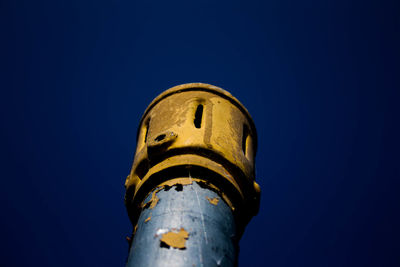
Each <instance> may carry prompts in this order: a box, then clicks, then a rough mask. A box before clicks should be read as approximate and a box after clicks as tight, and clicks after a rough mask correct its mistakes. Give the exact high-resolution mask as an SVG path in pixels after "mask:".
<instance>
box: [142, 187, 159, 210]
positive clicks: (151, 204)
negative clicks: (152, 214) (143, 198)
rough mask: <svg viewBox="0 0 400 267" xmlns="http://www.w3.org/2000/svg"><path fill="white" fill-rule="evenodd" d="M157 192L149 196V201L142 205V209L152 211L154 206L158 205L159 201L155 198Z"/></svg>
mask: <svg viewBox="0 0 400 267" xmlns="http://www.w3.org/2000/svg"><path fill="white" fill-rule="evenodd" d="M158 191H160V190H156V191H154V192H153V193H152V194H151V199H150V200H149V201H148V202H146V203H144V204H143V205H142V208H144V209H145V208H147V207H148V208H149V209H153V208H154V207H155V206H156V205H157V203H158V201H159V200H160V199H159V198H158V197H157V193H158Z"/></svg>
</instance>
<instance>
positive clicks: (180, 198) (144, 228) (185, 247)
mask: <svg viewBox="0 0 400 267" xmlns="http://www.w3.org/2000/svg"><path fill="white" fill-rule="evenodd" d="M176 189H180V188H176V187H170V188H169V189H166V188H162V189H161V190H159V189H155V191H157V190H158V192H157V193H156V194H157V197H158V198H159V202H158V204H157V205H156V206H155V207H154V208H153V209H149V208H145V209H143V211H142V213H141V214H140V217H139V220H138V227H137V230H136V234H135V236H134V238H133V242H132V245H131V248H130V252H129V258H128V263H127V267H132V266H154V267H159V266H176V267H177V266H190V267H191V266H226V267H228V266H229V267H232V266H235V264H236V257H237V242H238V236H237V231H236V224H235V219H234V217H233V213H232V210H231V209H230V207H229V206H228V205H227V204H226V203H225V201H223V200H221V201H219V203H218V205H212V204H210V202H209V201H208V200H207V198H206V197H209V198H211V199H213V198H220V196H219V195H218V194H217V193H216V192H215V191H213V190H210V189H208V188H205V187H201V186H199V184H198V182H195V181H193V183H192V184H187V185H184V186H183V187H182V190H181V191H177V190H176ZM151 197H152V193H150V194H149V195H148V196H147V198H146V200H145V201H149V200H150V199H151ZM150 216H151V220H150V221H147V222H146V220H147V218H149V217H150Z"/></svg>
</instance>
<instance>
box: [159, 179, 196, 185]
mask: <svg viewBox="0 0 400 267" xmlns="http://www.w3.org/2000/svg"><path fill="white" fill-rule="evenodd" d="M192 182H193V181H192V180H191V179H188V178H176V179H172V180H169V181H166V182H164V183H162V184H161V186H171V187H172V186H174V185H178V184H180V185H191V184H192Z"/></svg>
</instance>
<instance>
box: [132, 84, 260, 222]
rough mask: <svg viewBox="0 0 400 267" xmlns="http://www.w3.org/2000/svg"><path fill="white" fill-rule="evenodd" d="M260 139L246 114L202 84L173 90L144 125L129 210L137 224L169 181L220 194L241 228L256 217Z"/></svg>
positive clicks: (227, 95) (217, 90)
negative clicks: (147, 202) (191, 181)
mask: <svg viewBox="0 0 400 267" xmlns="http://www.w3.org/2000/svg"><path fill="white" fill-rule="evenodd" d="M256 148H257V134H256V128H255V125H254V122H253V120H252V119H251V117H250V114H249V112H248V111H247V110H246V108H245V107H244V106H243V105H242V104H241V103H240V102H239V101H238V100H237V99H236V98H235V97H233V96H232V95H231V94H230V93H228V92H227V91H225V90H223V89H221V88H218V87H215V86H212V85H209V84H204V83H189V84H183V85H179V86H175V87H173V88H171V89H168V90H167V91H165V92H163V93H162V94H160V95H159V96H158V97H156V98H155V99H154V100H153V102H151V104H150V105H149V106H148V108H147V109H146V111H145V112H144V114H143V117H142V119H141V121H140V127H139V129H138V135H137V149H136V154H135V159H134V162H133V166H132V170H131V173H130V174H129V176H128V177H127V179H126V182H125V187H126V194H125V204H126V206H127V209H128V214H129V216H130V218H131V220H132V222H133V223H135V222H136V220H137V215H138V212H140V207H141V206H140V205H141V203H142V201H143V200H144V198H145V197H146V195H147V194H148V193H150V192H151V191H152V190H153V189H155V188H156V187H158V186H159V185H160V184H162V183H163V182H165V181H166V180H169V179H174V178H179V177H187V176H188V175H187V173H188V171H189V175H190V177H193V178H196V179H200V180H202V181H204V182H205V184H208V185H209V186H210V188H213V189H214V190H217V191H218V192H219V193H220V195H221V196H222V197H223V198H224V199H225V201H226V202H227V203H228V204H229V205H230V207H231V208H232V210H233V211H234V213H235V215H236V218H238V220H239V221H240V223H242V224H243V225H245V224H247V222H248V221H249V220H250V219H251V217H252V216H254V215H255V214H257V212H258V207H259V197H260V187H259V186H258V184H257V183H256V182H255V178H254V168H255V161H254V159H255V154H256Z"/></svg>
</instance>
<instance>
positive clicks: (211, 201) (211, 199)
mask: <svg viewBox="0 0 400 267" xmlns="http://www.w3.org/2000/svg"><path fill="white" fill-rule="evenodd" d="M206 198H207V200H208V202H210V203H211V204H213V205H214V206H216V205H217V204H218V202H219V198H217V197H214V198H209V197H206Z"/></svg>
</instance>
